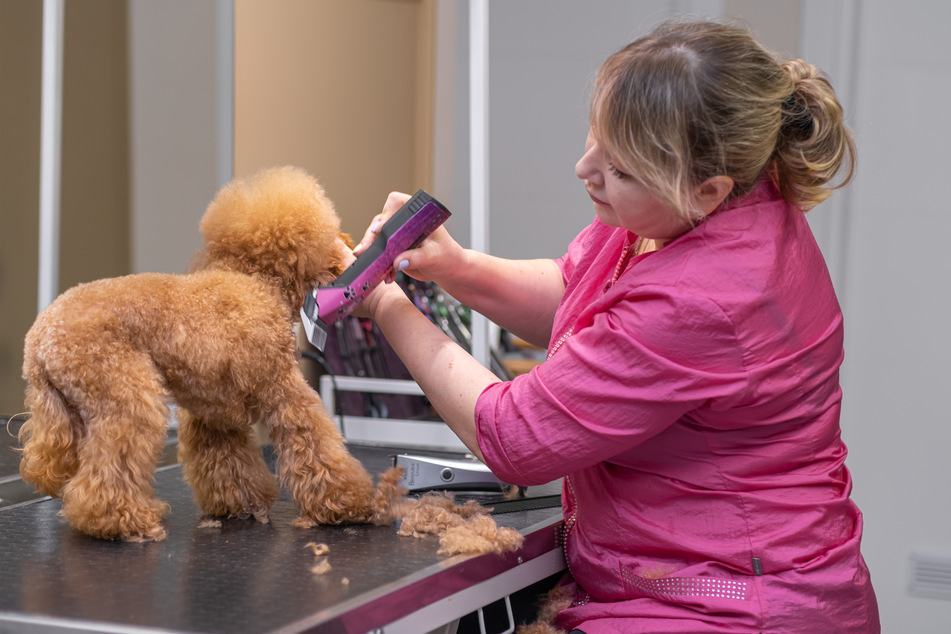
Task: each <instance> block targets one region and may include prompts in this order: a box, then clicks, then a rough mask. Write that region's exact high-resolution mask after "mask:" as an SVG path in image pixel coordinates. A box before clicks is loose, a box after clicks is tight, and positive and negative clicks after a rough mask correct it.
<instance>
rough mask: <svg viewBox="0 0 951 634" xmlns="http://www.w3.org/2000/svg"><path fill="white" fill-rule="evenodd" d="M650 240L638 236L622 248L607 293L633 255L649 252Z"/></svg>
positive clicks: (557, 345) (555, 348) (567, 334)
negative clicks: (632, 242)
mask: <svg viewBox="0 0 951 634" xmlns="http://www.w3.org/2000/svg"><path fill="white" fill-rule="evenodd" d="M648 242H649V241H648V240H645V239H643V238H642V237H640V236H638V237H637V240H635V241H634V244H629V245H627V246H626V247H624V248H623V249H622V250H621V257H620V258H618V261H617V266H615V267H614V275H613V276H612V277H611V281H610V282H608V284H607V286H605V287H604V292H605V293H607V292H608V290H609V289H610V288H611V287H612V286H614V284H615V283H616V282H617V280H618V278H619V277H621V272H622V271H623V270H624V266H625V265H626V264H627V262H628V260H630V259H631V257H637V256H639V255H642V254H644V253H647V250H648V247H649V244H648ZM574 330H575V327H574V326H572V327H571V328H569V329H568V330H567V331H565V333H564V334H563V335H562V336H561V337H560V338H559V339H558V341H556V342H555V344H554V345H553V346H552V347H551V350H550V351H549V352H548V356H547V357H546V358H547V359H551V356H552V355H553V354H555V353H556V352H558V349H559V348H561V346H562V345H563V344H564V343H565V341H567V340H568V337H570V336H571V333H573V332H574Z"/></svg>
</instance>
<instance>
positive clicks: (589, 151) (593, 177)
mask: <svg viewBox="0 0 951 634" xmlns="http://www.w3.org/2000/svg"><path fill="white" fill-rule="evenodd" d="M596 151H597V147H596V146H594V145H592V146H589V147H586V148H585V152H584V154H582V155H581V158H580V159H578V162H577V163H575V174H576V175H577V176H578V178H580V179H581V180H584V181H591V182H592V183H594V184H595V185H600V184H601V183H602V182H603V180H602V179H601V176H600V172H599V171H598V169H597V166H596V161H595V153H596Z"/></svg>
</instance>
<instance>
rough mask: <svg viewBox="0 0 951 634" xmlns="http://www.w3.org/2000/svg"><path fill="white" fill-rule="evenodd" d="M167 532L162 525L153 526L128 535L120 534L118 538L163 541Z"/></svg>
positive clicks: (135, 540) (134, 541) (133, 540)
mask: <svg viewBox="0 0 951 634" xmlns="http://www.w3.org/2000/svg"><path fill="white" fill-rule="evenodd" d="M166 537H168V533H167V532H166V531H165V528H163V527H162V526H155V527H153V528H151V529H149V530H145V531H141V532H136V533H132V534H128V535H121V536H119V539H121V540H123V541H127V542H133V543H136V542H161V541H165V538H166Z"/></svg>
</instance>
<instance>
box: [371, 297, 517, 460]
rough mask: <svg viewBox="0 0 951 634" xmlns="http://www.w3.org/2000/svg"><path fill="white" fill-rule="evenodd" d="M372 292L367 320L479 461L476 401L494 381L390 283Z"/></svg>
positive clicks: (487, 372) (492, 376)
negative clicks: (370, 320) (370, 311)
mask: <svg viewBox="0 0 951 634" xmlns="http://www.w3.org/2000/svg"><path fill="white" fill-rule="evenodd" d="M388 286H389V287H390V289H377V292H379V291H381V290H382V291H383V292H382V293H380V296H379V297H377V298H374V299H375V300H376V301H375V302H374V304H375V306H374V308H373V318H374V320H375V321H376V323H377V324H378V325H379V327H380V330H381V331H382V332H383V336H384V337H386V340H387V342H388V343H389V344H390V345H391V346H392V347H393V349H394V351H395V352H396V354H397V355H398V356H399V357H400V359H401V360H402V361H403V364H404V365H405V366H406V368H407V369H408V370H409V371H410V374H412V376H413V378H414V379H415V380H416V382H417V383H418V384H419V386H420V387H421V388H422V390H423V392H424V393H425V394H426V397H427V398H428V399H429V401H430V403H432V405H433V407H434V408H435V410H436V411H437V412H438V413H439V416H440V417H441V418H442V419H443V420H444V421H445V422H446V424H447V425H448V426H449V428H450V429H452V431H453V432H454V433H455V434H456V435H457V436H458V437H459V439H460V440H462V442H463V443H464V444H465V445H466V447H468V448H469V450H470V451H472V453H473V454H474V455H475V456H476V457H478V458H479V459H480V460H481V459H482V452H481V450H480V449H479V441H478V437H477V433H476V425H475V405H476V400H477V399H478V398H479V395H480V394H481V393H482V391H483V390H484V389H485V388H486V387H487V386H488V385H490V384H492V383H496V382H498V381H499V379H498V377H496V376H495V375H494V374H493V373H492V372H491V371H489V370H488V369H486V368H485V367H484V366H482V364H480V363H479V362H478V361H476V360H475V359H474V358H473V357H472V356H471V355H469V353H467V352H466V351H465V350H464V349H462V348H461V347H460V346H459V345H457V344H456V343H455V342H453V341H452V340H451V339H450V338H449V337H447V336H446V335H445V334H443V332H442V331H440V330H439V329H438V328H437V327H436V326H435V325H433V324H432V323H431V322H430V321H429V320H428V319H427V318H426V317H425V316H424V315H423V314H422V313H420V312H419V310H418V309H417V308H416V307H415V306H414V305H413V303H412V302H411V301H410V300H409V299H408V298H407V297H406V295H405V294H404V293H403V292H402V290H400V289H399V288H398V287H397V286H396V285H395V284H393V285H388Z"/></svg>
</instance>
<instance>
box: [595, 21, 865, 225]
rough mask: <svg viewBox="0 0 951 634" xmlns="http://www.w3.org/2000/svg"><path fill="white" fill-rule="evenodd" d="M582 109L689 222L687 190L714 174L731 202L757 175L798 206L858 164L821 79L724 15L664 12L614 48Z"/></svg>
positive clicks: (619, 161) (625, 162)
mask: <svg viewBox="0 0 951 634" xmlns="http://www.w3.org/2000/svg"><path fill="white" fill-rule="evenodd" d="M590 117H591V130H592V133H593V135H594V137H595V139H597V141H598V142H599V143H600V144H601V145H602V147H603V148H604V149H605V151H606V152H607V153H608V155H609V156H610V157H611V160H612V161H613V162H614V165H615V167H617V168H618V169H619V170H621V171H622V172H627V173H629V174H632V175H634V176H635V177H636V178H638V179H639V180H641V181H642V182H643V183H644V184H645V186H647V187H648V188H649V189H650V190H651V191H652V193H653V194H654V195H655V196H657V197H658V198H659V199H660V200H662V201H663V202H665V203H666V204H667V205H668V206H670V207H671V209H673V210H674V211H676V212H677V213H679V214H680V215H681V216H683V217H685V218H687V219H689V220H691V221H696V220H698V216H697V213H696V212H695V207H696V205H695V203H694V201H693V200H692V196H691V192H692V191H693V190H694V188H695V186H696V185H699V184H700V183H703V182H704V181H705V180H707V179H708V178H710V177H713V176H718V175H724V176H728V177H730V178H731V179H733V182H734V185H733V189H732V191H731V192H730V194H729V196H728V200H729V199H733V198H739V197H741V196H744V195H746V194H747V193H749V192H750V190H752V189H753V187H754V186H755V185H756V183H757V182H758V181H759V179H760V178H761V176H762V175H763V174H764V173H766V174H768V175H769V177H770V178H771V179H772V180H773V181H774V182H775V184H776V185H777V187H778V188H779V190H780V192H781V193H782V194H783V196H784V197H785V198H786V199H787V200H788V201H789V202H790V203H792V204H794V205H795V206H797V207H798V208H800V209H802V210H803V211H805V210H808V209H811V208H812V207H813V206H815V205H817V204H818V203H820V202H822V201H823V200H825V199H826V198H828V197H829V196H830V195H831V193H832V190H834V189H836V188H838V187H842V186H844V185H845V184H846V183H848V182H849V180H851V178H852V175H853V173H854V170H855V145H854V141H853V140H852V133H851V131H850V130H849V128H848V127H847V126H846V124H845V120H844V117H843V113H842V107H841V105H840V104H839V102H838V99H837V98H836V95H835V91H834V90H833V88H832V85H831V83H830V82H829V81H828V79H826V78H825V77H824V76H823V75H822V74H821V73H820V72H819V70H818V69H816V67H815V66H813V65H812V64H808V63H806V62H803V61H802V60H791V61H787V62H785V63H780V62H778V61H777V60H776V59H775V58H774V57H773V56H772V55H771V54H770V53H769V52H767V51H766V50H765V49H764V48H763V47H762V46H760V45H759V44H758V43H757V42H756V40H754V39H753V37H752V35H751V34H750V33H749V32H748V31H746V30H744V29H740V28H735V27H731V26H727V25H724V24H718V23H713V22H678V21H671V22H666V23H664V24H662V25H661V26H660V27H658V28H657V29H656V30H654V31H653V32H652V33H651V34H650V35H647V36H645V37H643V38H640V39H638V40H636V41H635V42H633V43H631V44H629V45H628V46H626V47H624V48H623V49H621V50H620V51H618V52H616V53H615V54H613V55H612V56H611V57H609V58H608V59H607V60H606V61H605V62H604V64H603V65H602V66H601V69H600V71H599V72H598V76H597V80H596V82H595V87H594V92H593V95H592V101H591V112H590ZM840 171H844V177H842V178H841V179H839V180H838V181H836V180H835V179H836V176H837V174H839V172H840Z"/></svg>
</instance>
